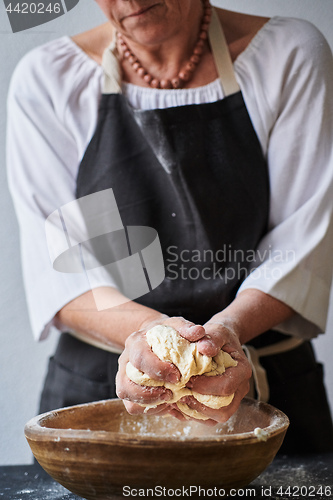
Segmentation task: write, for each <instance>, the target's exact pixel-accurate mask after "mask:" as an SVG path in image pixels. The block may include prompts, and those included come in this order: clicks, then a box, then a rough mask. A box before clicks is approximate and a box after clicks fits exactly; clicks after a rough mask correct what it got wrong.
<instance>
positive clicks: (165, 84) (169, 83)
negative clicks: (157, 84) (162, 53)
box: [161, 79, 172, 89]
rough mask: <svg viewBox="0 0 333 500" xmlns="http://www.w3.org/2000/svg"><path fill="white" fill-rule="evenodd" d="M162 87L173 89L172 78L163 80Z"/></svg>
mask: <svg viewBox="0 0 333 500" xmlns="http://www.w3.org/2000/svg"><path fill="white" fill-rule="evenodd" d="M161 89H172V84H171V82H170V80H166V79H163V80H161Z"/></svg>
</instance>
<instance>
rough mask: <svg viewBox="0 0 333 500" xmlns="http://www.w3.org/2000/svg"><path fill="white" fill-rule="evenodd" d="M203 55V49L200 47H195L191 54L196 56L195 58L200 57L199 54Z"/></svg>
mask: <svg viewBox="0 0 333 500" xmlns="http://www.w3.org/2000/svg"><path fill="white" fill-rule="evenodd" d="M202 53H203V48H202V47H198V46H197V47H195V49H194V51H193V54H194V55H196V56H201V54H202Z"/></svg>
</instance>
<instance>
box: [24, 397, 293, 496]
mask: <svg viewBox="0 0 333 500" xmlns="http://www.w3.org/2000/svg"><path fill="white" fill-rule="evenodd" d="M288 425H289V420H288V418H287V417H286V415H284V414H283V413H282V412H281V411H279V410H277V409H275V408H273V407H272V406H270V405H268V404H265V403H257V402H255V401H253V400H251V399H244V400H243V401H242V404H241V406H240V408H239V410H238V411H237V412H236V414H235V415H234V416H233V417H232V418H231V419H230V420H229V421H228V422H227V423H225V424H219V425H217V426H215V427H208V426H205V425H203V424H201V423H197V422H193V421H187V422H180V421H178V420H176V419H175V418H174V417H157V416H148V415H142V416H131V415H129V414H128V413H127V412H126V410H125V408H124V406H123V403H122V401H120V400H116V399H114V400H108V401H100V402H97V403H89V404H85V405H79V406H72V407H70V408H64V409H61V410H57V411H52V412H49V413H45V414H43V415H39V416H37V417H35V418H33V419H32V420H30V422H28V423H27V424H26V426H25V435H26V438H27V440H28V443H29V445H30V448H31V450H32V452H33V454H34V456H35V457H36V459H37V460H38V462H39V463H40V464H41V466H42V467H43V468H44V469H45V470H46V471H47V472H48V473H49V474H50V475H51V476H52V477H53V478H54V479H55V480H56V481H58V482H59V483H60V484H62V485H63V486H65V487H66V488H67V489H69V490H70V491H72V492H73V493H76V494H78V495H80V496H82V497H83V498H87V499H112V498H115V496H117V495H119V496H123V493H124V492H125V493H128V492H129V491H130V488H131V489H132V488H133V489H136V490H139V489H141V488H143V489H147V488H150V489H154V488H155V487H161V488H162V487H166V488H168V489H176V488H183V487H184V488H189V487H190V486H192V487H195V486H197V487H199V486H200V487H201V488H206V489H212V488H213V489H214V488H215V487H216V488H218V489H224V490H225V491H226V492H227V491H230V489H231V488H242V487H244V486H246V485H247V484H249V483H250V482H251V481H252V480H253V479H255V478H256V477H257V476H258V475H259V474H260V473H261V472H262V471H263V470H264V469H265V468H266V467H267V466H268V465H269V464H270V463H271V462H272V460H273V458H274V456H275V454H276V453H277V451H278V449H279V448H280V446H281V444H282V441H283V438H284V435H285V433H286V431H287V428H288ZM256 428H260V429H261V430H258V429H257V430H255V429H256ZM124 487H127V489H124V490H123V488H124ZM155 491H157V490H155ZM192 491H194V490H192ZM137 493H138V494H139V492H137ZM150 495H151V493H150ZM192 496H193V494H192Z"/></svg>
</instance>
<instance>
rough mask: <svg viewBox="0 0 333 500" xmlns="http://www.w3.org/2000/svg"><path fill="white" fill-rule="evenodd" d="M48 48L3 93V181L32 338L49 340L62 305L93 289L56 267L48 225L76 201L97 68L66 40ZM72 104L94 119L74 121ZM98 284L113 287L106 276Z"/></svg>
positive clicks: (25, 63) (23, 65) (26, 61)
mask: <svg viewBox="0 0 333 500" xmlns="http://www.w3.org/2000/svg"><path fill="white" fill-rule="evenodd" d="M51 44H52V45H51V46H48V45H49V44H46V45H44V46H42V47H39V48H38V49H35V50H34V51H32V52H30V53H29V54H27V55H26V56H25V57H24V58H23V59H22V60H21V61H20V63H19V65H18V66H17V68H16V70H15V72H14V74H13V77H12V80H11V85H10V90H9V96H8V129H7V166H8V178H9V186H10V191H11V194H12V197H13V201H14V205H15V210H16V213H17V217H18V221H19V226H20V236H21V256H22V257H21V258H22V267H23V277H24V284H25V290H26V297H27V302H28V309H29V314H30V320H31V326H32V330H33V333H34V336H35V338H36V339H43V338H45V337H46V336H47V335H48V333H49V330H50V328H51V327H52V325H53V318H54V316H55V314H56V313H57V312H58V311H59V310H60V309H61V308H62V307H63V306H64V305H65V304H67V303H68V302H70V301H71V300H73V299H74V298H76V297H78V296H79V295H81V294H83V293H84V292H86V291H88V290H89V289H90V286H89V282H88V280H87V278H86V276H85V275H84V274H70V273H68V274H67V273H61V272H57V271H55V270H54V269H53V267H52V263H51V260H50V256H49V252H48V248H47V242H46V235H45V220H46V218H47V217H48V216H49V215H50V214H51V213H52V212H53V211H54V210H56V209H58V208H60V207H61V206H63V205H64V204H66V203H68V202H71V201H72V200H74V199H75V189H76V182H75V181H76V175H77V171H78V166H79V163H80V158H81V156H82V154H83V148H84V147H85V145H86V144H87V142H88V140H89V137H91V135H92V133H93V131H94V128H95V125H96V115H97V107H98V103H97V99H98V93H99V85H100V78H99V76H100V75H99V74H98V72H96V64H95V63H93V61H91V63H89V61H88V59H87V57H86V56H85V55H84V54H83V53H82V55H81V56H80V54H79V53H78V49H77V48H74V45H73V46H72V47H71V45H70V44H69V42H68V39H65V37H64V38H63V39H59V40H57V41H56V42H51ZM71 48H72V52H73V53H72V54H71ZM89 64H91V67H90V68H89ZM87 65H88V70H87ZM71 89H74V90H75V91H74V94H73V95H72V94H71V92H73V90H71ZM86 89H87V90H86ZM71 101H79V102H80V107H81V108H82V110H83V112H86V113H87V114H88V116H90V117H91V116H95V121H94V120H88V122H89V123H88V124H87V123H86V122H87V120H84V117H83V119H81V118H82V117H81V118H80V116H79V117H77V119H76V120H74V119H73V117H72V115H71V113H68V106H69V105H70V103H71ZM100 285H105V286H113V285H114V283H113V281H112V279H111V278H109V279H108V280H104V281H102V282H101V283H100Z"/></svg>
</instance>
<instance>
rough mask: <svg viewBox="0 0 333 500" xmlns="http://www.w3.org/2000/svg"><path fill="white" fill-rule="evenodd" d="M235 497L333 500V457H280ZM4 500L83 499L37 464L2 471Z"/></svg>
mask: <svg viewBox="0 0 333 500" xmlns="http://www.w3.org/2000/svg"><path fill="white" fill-rule="evenodd" d="M213 488H214V485H212V489H213ZM209 493H211V492H207V495H206V497H204V496H202V495H201V496H200V497H197V496H195V495H194V494H192V495H191V496H186V495H184V496H182V498H209V497H210V498H222V497H221V496H218V495H217V496H215V495H214V496H211V495H210V496H208V495H209ZM231 493H232V495H231V496H230V497H229V498H257V499H263V498H266V499H267V498H270V499H273V500H292V499H293V500H295V499H296V500H297V499H302V500H304V499H306V500H311V499H315V500H331V499H333V454H327V455H312V456H307V457H304V456H300V457H287V456H278V457H277V458H276V459H275V460H274V462H273V463H272V464H271V465H270V466H269V467H268V469H266V471H265V472H263V474H261V475H260V476H259V477H258V478H257V479H256V480H255V481H253V482H252V483H251V484H250V485H249V486H247V487H246V488H243V489H242V490H240V491H239V492H238V493H236V492H231ZM117 498H118V500H119V498H140V497H139V494H137V496H136V497H135V496H123V497H117ZM141 498H148V496H146V497H142V496H141ZM149 498H151V497H149ZM160 498H163V497H161V496H160ZM164 498H176V497H171V496H169V497H164ZM178 498H179V496H178ZM0 500H79V497H78V496H76V495H73V494H72V493H70V492H69V491H68V490H66V489H65V488H63V487H62V486H61V485H60V484H58V483H56V482H55V481H53V479H52V478H51V477H50V476H48V475H47V474H46V473H45V472H44V471H43V470H42V469H41V468H40V467H39V466H38V465H37V464H36V465H19V466H3V467H0Z"/></svg>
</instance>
